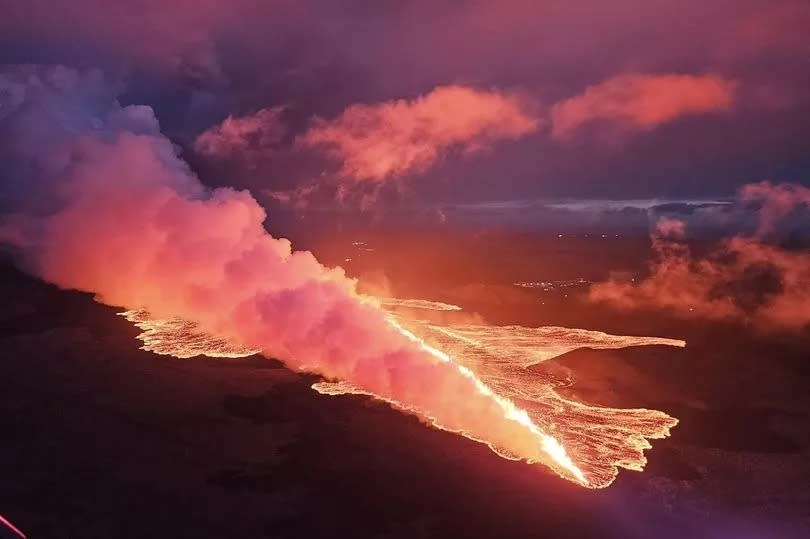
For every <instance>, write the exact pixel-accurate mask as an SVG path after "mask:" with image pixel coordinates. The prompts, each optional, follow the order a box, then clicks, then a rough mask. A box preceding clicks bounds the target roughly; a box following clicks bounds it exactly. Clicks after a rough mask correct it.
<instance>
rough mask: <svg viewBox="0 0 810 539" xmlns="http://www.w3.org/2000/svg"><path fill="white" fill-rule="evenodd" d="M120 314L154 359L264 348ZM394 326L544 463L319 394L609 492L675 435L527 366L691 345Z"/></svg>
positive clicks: (638, 413)
mask: <svg viewBox="0 0 810 539" xmlns="http://www.w3.org/2000/svg"><path fill="white" fill-rule="evenodd" d="M382 303H383V305H386V306H389V307H407V308H415V309H430V310H440V311H447V310H453V311H458V310H461V308H460V307H457V306H451V305H448V304H444V303H440V302H430V301H426V300H397V299H390V300H389V299H386V300H383V301H382ZM450 307H452V309H450ZM121 314H122V315H123V316H125V317H126V318H127V319H128V320H130V321H131V322H134V323H135V324H136V325H137V326H138V327H139V328H140V329H143V330H144V332H143V333H141V334H140V335H139V336H138V338H139V339H140V340H141V341H142V342H143V346H142V348H143V349H145V350H148V351H151V352H154V353H158V354H164V355H171V356H174V357H181V358H189V357H194V356H199V355H206V356H209V357H220V358H222V357H226V358H227V357H230V358H236V357H245V356H249V355H253V354H257V353H260V352H261V351H260V350H258V349H251V348H248V347H243V346H239V345H237V344H234V343H232V342H229V341H227V340H226V339H222V338H219V337H214V336H209V335H206V334H205V333H203V332H201V331H200V330H199V329H198V328H197V327H196V325H195V324H193V323H191V322H187V321H184V320H181V319H168V320H159V319H151V318H150V317H149V314H148V313H147V312H145V311H142V310H141V311H127V312H124V313H121ZM388 321H389V322H390V324H391V325H392V326H393V327H394V328H396V329H397V330H398V331H399V332H400V334H402V335H403V336H404V337H406V338H407V339H408V340H410V341H411V342H413V343H414V344H415V345H416V346H418V347H419V348H420V349H421V350H423V351H425V352H427V353H428V354H430V355H431V356H432V357H434V358H436V359H437V360H439V361H441V362H443V363H447V364H449V365H452V366H453V368H454V369H456V371H457V372H458V373H459V374H460V375H461V376H463V377H465V378H468V379H469V380H471V381H472V382H473V383H474V384H475V387H476V389H477V391H478V392H479V393H480V394H481V395H482V396H483V397H486V398H488V399H492V400H494V401H495V402H496V403H497V406H498V407H499V408H500V410H501V413H502V415H503V417H504V418H505V419H507V420H508V421H513V422H515V423H517V424H519V425H520V426H521V427H523V428H525V429H526V430H528V431H529V432H530V433H531V435H532V436H533V437H534V438H535V439H536V441H537V446H538V447H539V448H540V450H541V451H542V453H543V455H542V456H543V457H545V458H537V456H536V455H532V454H528V455H527V454H518V453H515V452H514V451H513V450H509V449H507V448H504V447H502V446H501V445H499V444H498V443H496V442H494V441H493V440H489V439H486V437H481V436H475V435H472V434H470V433H468V432H465V431H464V430H463V429H457V428H451V427H448V426H446V425H443V424H442V422H441V421H440V420H438V419H437V418H435V417H431V416H430V415H428V414H425V413H422V412H420V410H419V409H417V408H415V407H413V406H411V405H409V404H408V403H407V402H401V401H397V400H395V399H392V398H389V397H386V396H384V395H379V394H376V393H374V392H372V391H367V390H364V389H362V388H360V387H356V386H353V385H352V384H350V383H348V382H345V381H340V380H337V381H321V382H317V383H315V384H313V386H312V387H313V389H315V390H316V391H318V392H319V393H322V394H326V395H342V394H362V395H368V396H371V397H373V398H376V399H379V400H382V401H385V402H387V403H389V404H391V405H392V406H393V407H395V408H397V409H400V410H403V411H406V412H409V413H414V414H416V415H418V416H420V417H422V418H423V419H425V420H427V421H428V422H429V423H430V424H431V425H433V426H434V427H436V428H439V429H442V430H448V431H451V432H455V433H458V434H461V435H463V436H465V437H467V438H470V439H472V440H475V441H478V442H481V443H484V444H486V445H488V446H489V447H490V448H491V449H492V450H493V451H494V452H495V453H496V454H498V455H500V456H501V457H504V458H507V459H510V460H526V461H528V462H542V463H544V464H547V465H548V466H549V467H550V468H551V469H552V470H554V471H555V472H556V473H557V474H558V475H559V476H560V477H562V478H564V479H567V480H569V481H572V482H574V483H577V484H580V485H582V486H585V487H589V488H604V487H607V486H609V485H610V484H611V483H612V482H613V480H614V479H615V478H616V475H617V473H618V467H623V468H626V469H631V470H637V471H641V470H643V468H644V465H645V464H646V458H645V456H644V450H645V449H649V448H650V447H651V446H650V444H649V441H648V439H654V438H663V437H666V436H668V435H669V431H670V429H671V428H672V427H674V426H675V425H676V424H677V420H676V419H675V418H673V417H671V416H669V415H667V414H665V413H663V412H659V411H657V410H647V409H628V410H622V409H615V408H607V407H598V406H588V405H585V404H582V403H578V402H574V401H570V400H566V399H564V398H562V397H561V396H560V395H558V394H557V393H556V392H555V391H554V386H555V385H559V381H554V380H550V379H548V378H546V379H543V378H542V377H541V378H539V379H538V377H537V376H533V375H532V373H531V372H530V371H528V370H527V367H529V366H532V365H535V364H537V363H540V362H542V361H546V360H549V359H552V358H554V357H557V356H559V355H561V354H563V353H565V352H568V351H570V350H574V349H577V348H581V347H586V346H587V347H591V348H623V347H627V346H640V345H655V344H657V345H668V346H680V347H682V346H685V343H684V341H681V340H675V339H664V338H655V337H629V336H618V335H608V334H606V333H601V332H596V331H587V330H578V329H569V328H561V327H541V328H524V327H521V326H505V327H498V326H484V325H461V324H459V325H438V324H433V323H429V322H426V321H424V320H416V319H413V318H409V317H406V316H403V315H402V314H401V313H398V312H396V310H391V311H389V317H388ZM405 326H408V327H409V328H406V327H405ZM428 341H430V342H431V343H433V344H429V342H428ZM443 350H448V351H449V353H448V352H445V351H443ZM516 402H520V403H522V405H521V406H519V405H518V404H516ZM523 403H525V404H523ZM552 432H553V433H554V434H555V435H552V434H551V433H552ZM557 433H559V435H556V434H557ZM569 449H570V450H571V451H572V452H571V454H569Z"/></svg>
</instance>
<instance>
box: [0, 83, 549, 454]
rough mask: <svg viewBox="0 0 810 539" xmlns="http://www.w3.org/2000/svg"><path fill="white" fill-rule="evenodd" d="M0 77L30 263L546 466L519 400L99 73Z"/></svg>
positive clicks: (18, 233)
mask: <svg viewBox="0 0 810 539" xmlns="http://www.w3.org/2000/svg"><path fill="white" fill-rule="evenodd" d="M0 88H2V90H3V91H2V92H0V99H2V107H0V111H2V112H0V114H1V115H2V116H1V117H0V125H1V127H0V129H2V131H3V132H2V135H3V136H2V137H0V141H3V142H2V144H3V145H4V147H3V148H2V152H0V155H2V156H3V159H4V161H6V162H4V168H5V171H6V175H5V180H4V185H3V188H4V191H6V190H8V192H9V193H14V195H15V199H16V203H15V204H14V210H13V211H5V212H4V214H3V217H2V229H1V230H2V232H1V233H0V239H2V240H3V241H5V242H7V243H9V244H10V245H11V246H12V248H13V249H14V250H15V251H16V253H17V255H18V256H19V260H20V263H21V264H22V265H23V266H24V267H25V268H27V269H28V270H29V271H31V272H33V273H34V274H36V275H38V276H41V277H42V278H44V279H46V280H48V281H50V282H52V283H55V284H57V285H59V286H61V287H65V288H74V289H78V290H84V291H88V292H92V293H94V294H96V295H97V297H98V299H99V300H101V301H103V302H104V303H107V304H110V305H115V306H124V307H127V308H145V309H148V310H149V311H150V312H151V313H152V314H153V315H155V316H157V317H164V318H166V317H175V316H179V317H182V318H184V319H186V320H189V321H191V322H194V323H196V324H198V325H199V327H200V328H201V329H202V330H203V331H205V332H208V333H211V334H215V335H220V336H222V337H224V338H226V339H228V340H232V341H234V342H239V343H243V344H244V345H245V346H249V347H251V348H255V349H260V350H262V351H263V353H264V354H266V355H268V356H272V357H278V358H280V359H282V360H283V361H285V362H286V364H287V365H288V366H289V367H291V368H293V369H296V370H304V371H308V372H314V373H319V374H321V375H323V376H325V377H327V378H329V379H335V380H345V381H347V382H349V383H351V384H353V385H355V386H357V387H359V388H362V389H364V390H367V391H369V392H372V393H374V394H376V395H379V396H381V397H383V398H388V399H391V400H393V401H396V402H400V403H407V406H408V407H409V408H410V409H411V410H413V411H414V412H417V413H418V414H419V415H420V416H421V417H423V418H425V419H428V420H430V421H433V422H435V423H436V424H439V425H441V426H443V427H444V428H446V429H448V430H451V431H456V432H464V433H465V434H466V435H468V436H470V437H471V438H474V439H478V440H485V441H487V442H488V443H490V444H495V445H497V446H498V447H501V448H503V449H505V450H506V451H509V452H510V453H513V454H515V455H520V456H522V457H523V458H526V459H529V460H536V461H544V462H547V463H549V464H552V463H551V462H549V459H548V455H547V454H546V453H544V452H543V451H544V449H543V445H545V447H546V449H545V451H548V447H554V449H555V450H556V451H558V453H559V451H561V448H559V447H556V446H554V444H556V441H555V440H554V439H553V438H549V437H543V435H542V434H541V433H540V432H539V431H538V429H537V427H535V426H534V425H533V424H531V423H528V424H527V421H528V419H527V417H526V416H525V412H523V413H521V411H520V410H519V409H516V408H515V407H514V406H513V405H511V403H508V402H505V401H504V399H500V398H499V397H498V396H497V395H495V394H494V393H492V392H491V391H489V390H488V388H484V387H483V386H482V384H481V382H480V381H479V380H478V379H477V378H475V376H473V375H471V373H470V372H469V371H464V370H462V369H461V368H460V367H459V365H457V364H456V363H455V362H453V361H450V360H448V359H447V358H443V357H441V356H440V355H439V354H436V353H432V352H431V350H430V349H428V348H427V347H426V346H425V345H423V344H422V343H420V342H419V341H418V340H416V339H415V338H414V337H413V336H412V335H409V334H407V333H406V332H404V331H403V330H401V329H399V328H398V327H397V326H396V325H394V324H393V323H391V321H390V319H389V318H388V317H387V315H386V313H385V312H384V311H383V310H382V309H380V308H379V306H378V305H377V304H376V302H375V301H373V300H371V299H369V298H366V297H363V296H360V295H358V294H357V292H356V291H355V282H354V281H353V280H351V279H349V278H347V277H346V276H345V274H344V272H343V270H342V269H340V268H326V267H324V266H323V265H321V264H320V263H319V262H318V261H317V260H316V259H315V257H314V256H313V255H312V254H311V253H309V252H301V251H298V252H294V251H292V250H291V245H290V242H289V241H288V240H286V239H280V238H274V237H272V236H271V235H270V234H268V233H267V231H266V230H265V229H264V227H263V222H264V220H265V217H266V215H265V212H264V210H263V209H262V207H261V206H259V204H258V203H257V202H256V201H255V200H254V199H253V198H252V197H251V196H250V194H249V193H247V192H245V191H235V190H233V189H228V188H223V189H215V190H209V189H207V188H205V187H204V186H203V185H202V184H200V182H199V181H198V179H197V178H196V177H195V176H194V174H193V173H192V172H191V170H190V169H189V167H188V166H187V165H186V164H185V163H184V162H183V161H182V160H181V159H179V158H178V156H177V154H176V151H175V148H174V147H173V145H172V144H171V142H170V141H169V140H168V139H166V138H165V137H164V136H162V135H161V133H160V130H159V126H158V122H157V121H156V119H155V117H154V114H153V112H152V110H151V109H150V108H149V107H144V106H121V105H119V104H118V103H117V102H116V101H115V98H114V92H112V91H110V90H109V87H108V85H107V84H106V83H105V82H104V80H103V77H102V76H101V75H100V74H99V73H96V72H87V73H78V72H76V71H73V70H70V69H67V68H59V67H57V68H43V67H22V68H17V69H12V70H8V71H6V72H5V73H3V74H2V76H0ZM392 106H393V107H394V109H397V105H392ZM484 389H486V391H484ZM510 406H511V407H510ZM505 410H506V411H507V412H508V414H507V413H505ZM563 456H564V453H563Z"/></svg>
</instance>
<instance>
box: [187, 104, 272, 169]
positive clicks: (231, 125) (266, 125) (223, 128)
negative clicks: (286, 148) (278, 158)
mask: <svg viewBox="0 0 810 539" xmlns="http://www.w3.org/2000/svg"><path fill="white" fill-rule="evenodd" d="M283 112H284V107H272V108H265V109H260V110H258V111H256V112H255V113H253V114H250V115H246V116H228V117H227V118H225V120H223V121H222V123H221V124H218V125H215V126H213V127H210V128H209V129H206V130H205V131H203V132H202V133H200V134H199V136H197V138H196V140H195V141H194V150H195V151H197V152H199V153H201V154H204V155H209V156H215V157H220V158H227V157H238V158H241V159H244V160H253V159H256V158H259V157H265V156H266V153H267V152H272V150H273V147H275V146H277V145H278V144H279V143H280V142H281V141H282V139H283V138H284V135H285V134H286V133H287V128H286V126H285V125H284V122H283V121H282V119H281V115H282V113H283Z"/></svg>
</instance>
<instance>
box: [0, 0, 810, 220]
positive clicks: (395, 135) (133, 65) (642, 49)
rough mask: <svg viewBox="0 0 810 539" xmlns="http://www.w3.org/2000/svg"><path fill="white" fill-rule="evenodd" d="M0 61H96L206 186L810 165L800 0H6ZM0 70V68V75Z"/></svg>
mask: <svg viewBox="0 0 810 539" xmlns="http://www.w3.org/2000/svg"><path fill="white" fill-rule="evenodd" d="M0 11H1V12H2V13H3V16H2V17H0V62H2V63H4V64H63V65H66V66H69V67H71V68H76V69H78V70H80V71H83V72H87V71H88V70H91V69H99V70H100V71H101V73H102V74H103V77H104V78H105V79H106V80H107V81H108V83H109V84H110V85H112V86H114V87H115V88H116V91H117V92H118V93H119V96H120V97H119V100H120V101H121V103H122V104H123V105H128V104H145V105H149V106H151V107H152V108H153V109H154V110H155V113H156V116H157V118H158V120H159V121H160V125H161V129H162V130H163V132H164V133H165V134H166V135H167V136H169V137H170V138H171V139H172V140H173V141H174V142H176V143H177V144H179V145H180V146H181V147H182V148H183V156H184V158H186V160H188V161H189V162H190V163H191V164H192V166H193V167H194V168H195V169H196V170H197V171H198V173H199V174H200V176H201V178H202V180H203V181H204V182H205V183H208V184H210V185H233V186H237V187H247V188H250V189H251V191H252V192H253V193H254V194H255V196H256V197H257V198H258V199H259V200H260V201H277V202H279V203H281V204H289V205H293V206H297V207H306V206H308V205H311V204H315V203H318V204H323V203H338V204H342V205H347V206H349V207H357V208H368V207H369V206H372V205H376V204H385V203H388V202H390V201H392V200H393V201H399V203H401V201H409V202H408V203H414V204H420V203H450V204H453V203H455V204H474V203H482V202H487V201H500V200H519V199H536V198H559V197H571V198H582V199H598V198H636V199H637V198H649V197H658V198H664V199H666V198H673V199H679V198H709V197H724V196H731V195H732V194H733V193H734V191H736V190H737V189H738V188H739V187H740V186H742V185H744V184H747V183H751V182H758V181H763V180H772V181H786V182H793V183H799V184H805V185H807V184H808V183H810V174H808V170H810V152H808V150H810V122H809V121H808V119H809V118H810V95H808V92H807V89H808V88H809V87H810V34H808V32H807V31H806V29H807V28H808V27H810V4H808V3H807V2H806V1H804V0H734V1H724V0H712V1H692V0H688V1H683V0H650V1H647V2H637V1H630V0H615V1H612V2H599V1H594V0H575V1H536V2H526V1H523V2H521V1H518V0H503V1H499V2H489V1H461V0H430V1H422V0H413V1H409V2H396V1H384V0H346V1H341V2H334V1H326V0H233V1H230V2H222V1H214V0H194V1H190V0H172V1H166V0H161V1H157V0H139V1H133V2H126V3H119V2H107V1H102V0H74V1H73V2H61V1H55V0H26V1H22V0H0ZM4 90H5V91H8V89H3V88H0V91H4Z"/></svg>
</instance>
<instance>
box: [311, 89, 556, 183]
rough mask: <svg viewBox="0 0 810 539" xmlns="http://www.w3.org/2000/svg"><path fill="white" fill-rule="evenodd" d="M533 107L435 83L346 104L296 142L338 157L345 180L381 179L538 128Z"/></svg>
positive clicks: (501, 95)
mask: <svg viewBox="0 0 810 539" xmlns="http://www.w3.org/2000/svg"><path fill="white" fill-rule="evenodd" d="M532 108H533V106H532V105H531V103H530V102H529V101H528V100H527V99H526V98H525V97H523V96H520V95H518V94H512V93H507V92H498V91H487V90H477V89H474V88H469V87H466V86H439V87H437V88H434V89H433V90H431V91H430V92H428V93H426V94H425V95H422V96H420V97H417V98H415V99H411V100H405V99H398V100H395V101H387V102H384V103H379V104H375V105H365V104H355V105H351V106H350V107H348V108H347V109H346V110H344V111H343V113H342V114H341V115H340V116H338V117H337V118H334V119H332V120H324V119H316V120H315V121H313V125H312V127H311V128H310V129H309V130H308V131H307V132H306V133H304V134H303V135H302V136H301V137H300V138H299V140H298V142H299V144H302V145H305V146H311V147H316V148H321V149H323V150H325V151H326V152H327V153H328V154H329V155H330V156H332V157H333V158H334V159H335V160H337V161H338V162H340V163H341V166H340V170H339V173H338V174H339V176H340V177H341V178H343V179H345V180H349V181H370V182H381V181H384V180H386V179H388V178H390V177H392V176H397V175H400V174H406V173H410V172H420V171H423V170H425V169H426V168H427V167H429V166H430V165H431V164H432V163H433V162H435V161H436V160H437V159H438V158H439V157H440V156H441V154H442V152H443V151H446V150H449V149H452V148H458V149H459V150H461V151H462V152H464V153H471V152H476V151H480V150H483V149H486V148H488V147H490V146H491V145H492V144H493V143H494V142H496V141H499V140H515V139H518V138H520V137H522V136H525V135H527V134H529V133H532V132H534V131H535V130H537V129H538V127H539V125H540V122H539V120H538V118H537V117H536V116H535V114H534V113H533V112H532Z"/></svg>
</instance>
